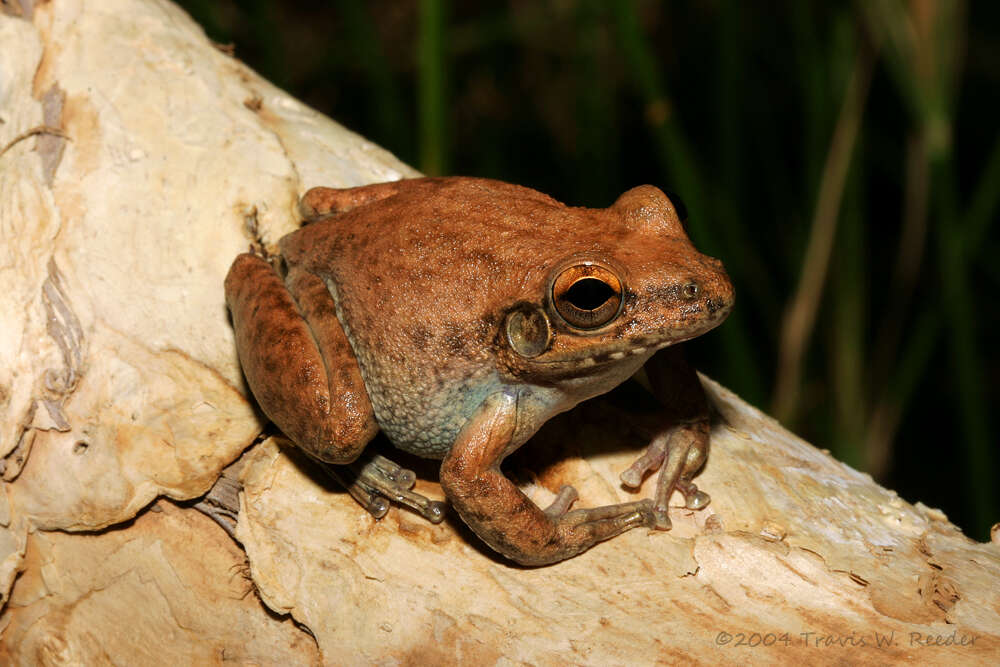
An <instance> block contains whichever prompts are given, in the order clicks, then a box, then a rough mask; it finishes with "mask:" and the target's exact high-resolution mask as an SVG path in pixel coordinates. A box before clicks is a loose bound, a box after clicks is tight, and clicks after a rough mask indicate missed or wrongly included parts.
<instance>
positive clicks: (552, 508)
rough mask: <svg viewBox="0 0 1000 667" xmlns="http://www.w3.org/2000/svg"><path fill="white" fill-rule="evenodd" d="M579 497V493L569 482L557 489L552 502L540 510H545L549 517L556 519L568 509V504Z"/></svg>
mask: <svg viewBox="0 0 1000 667" xmlns="http://www.w3.org/2000/svg"><path fill="white" fill-rule="evenodd" d="M579 497H580V494H579V493H577V492H576V489H574V488H573V487H572V486H570V485H569V484H565V485H563V487H562V488H561V489H559V493H557V494H556V499H555V500H553V501H552V504H550V505H549V506H548V507H546V508H545V509H544V510H542V511H543V512H545V514H547V515H548V517H549V518H550V519H558V518H559V517H561V516H562V515H563V514H565V513H566V512H567V511H568V510H569V508H570V506H571V505H572V504H573V503H575V502H576V500H577V498H579Z"/></svg>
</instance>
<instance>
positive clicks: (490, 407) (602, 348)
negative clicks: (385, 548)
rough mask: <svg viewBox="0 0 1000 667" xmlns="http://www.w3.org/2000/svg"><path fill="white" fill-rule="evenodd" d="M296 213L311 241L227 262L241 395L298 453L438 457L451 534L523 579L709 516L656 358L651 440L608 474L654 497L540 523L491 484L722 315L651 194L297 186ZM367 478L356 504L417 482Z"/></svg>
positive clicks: (695, 461)
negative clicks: (453, 525) (511, 463)
mask: <svg viewBox="0 0 1000 667" xmlns="http://www.w3.org/2000/svg"><path fill="white" fill-rule="evenodd" d="M301 208H302V211H303V214H304V216H305V217H306V219H307V221H308V222H309V224H306V225H305V226H303V227H302V228H301V229H299V230H297V231H295V232H293V233H291V234H289V235H287V236H285V237H284V238H283V239H282V240H281V242H280V247H281V260H282V261H281V264H280V266H279V267H278V270H276V269H275V268H272V266H271V264H269V263H268V262H267V261H265V259H263V258H261V257H259V256H257V255H254V254H243V255H240V256H239V257H237V258H236V260H235V261H234V262H233V265H232V268H231V269H230V271H229V275H228V277H227V278H226V299H227V302H228V304H229V308H230V310H231V312H232V316H233V324H234V327H235V331H236V342H237V347H238V350H239V356H240V361H241V363H242V366H243V369H244V372H245V374H246V378H247V381H248V383H249V385H250V388H251V389H252V391H253V393H254V395H255V396H256V398H257V400H258V402H259V403H260V406H261V408H262V409H263V410H264V412H265V413H266V414H267V416H268V417H269V418H270V419H272V420H273V421H274V423H275V424H276V425H277V426H278V427H279V428H281V430H282V431H284V433H285V434H286V435H287V436H288V437H289V438H291V439H292V440H293V441H294V442H295V443H296V444H297V445H298V446H299V447H301V448H302V449H303V450H305V451H306V452H307V453H309V454H310V455H311V456H313V457H315V458H317V459H319V460H321V461H325V462H330V463H348V462H351V461H354V460H355V459H357V458H358V456H359V455H360V453H361V452H362V450H363V449H364V447H365V445H366V443H367V442H368V441H369V440H370V439H371V438H372V437H373V436H374V434H375V433H376V431H377V430H378V429H382V430H383V431H384V432H385V433H386V435H387V436H388V437H389V439H390V440H391V441H392V442H393V444H395V445H396V446H397V447H398V448H400V449H403V450H405V451H408V452H412V453H414V454H418V455H420V456H423V457H430V458H436V459H441V460H442V463H441V475H440V479H441V486H442V488H443V489H444V492H445V495H446V496H447V499H448V500H449V502H450V503H451V505H452V506H453V507H454V508H455V510H456V511H457V512H458V514H459V516H460V517H461V518H462V519H463V520H464V521H465V523H467V524H468V525H469V526H470V527H471V528H472V530H473V531H475V533H476V534H477V535H479V537H480V538H482V540H483V541H484V542H486V543H487V544H488V545H489V546H490V547H492V548H493V549H495V550H496V551H498V552H500V553H501V554H503V555H504V556H506V557H508V558H511V559H513V560H514V561H517V562H518V563H522V564H526V565H543V564H547V563H553V562H556V561H559V560H562V559H565V558H569V557H571V556H574V555H576V554H578V553H580V552H582V551H584V550H585V549H588V548H589V547H591V546H593V545H594V544H595V543H597V542H600V541H601V540H605V539H608V538H610V537H613V536H615V535H618V534H620V533H622V532H625V531H626V530H629V529H631V528H634V527H637V526H646V527H650V528H660V529H668V528H669V527H670V520H669V518H668V516H667V502H668V500H669V499H670V496H671V494H672V492H673V491H674V490H675V489H677V490H679V491H680V492H681V493H682V494H683V495H684V497H685V499H686V505H687V507H689V508H693V509H697V508H700V507H703V506H704V505H705V504H707V502H708V496H707V495H706V494H704V493H703V492H701V491H699V490H698V489H697V487H696V486H695V485H694V484H693V483H692V482H691V479H692V477H693V476H694V475H695V474H696V473H697V472H698V471H699V470H700V468H701V467H702V465H703V464H704V462H705V458H706V454H707V446H708V410H707V405H706V400H705V397H704V394H703V393H702V389H701V385H700V383H699V381H698V378H697V376H696V374H695V373H694V371H693V370H692V369H691V368H690V367H688V366H687V365H686V364H685V363H684V362H683V360H682V359H681V358H680V357H679V356H678V355H677V354H675V353H673V351H672V350H667V351H665V352H664V353H661V354H660V355H657V357H655V358H654V359H655V360H657V362H656V363H658V364H659V365H660V366H662V367H663V368H662V369H661V370H662V371H665V372H662V373H652V374H651V379H652V381H653V385H654V389H655V390H656V392H657V393H658V394H659V395H660V397H661V399H662V400H664V401H665V405H666V406H667V407H666V408H665V414H664V428H663V430H662V432H661V433H660V434H658V435H657V436H656V437H655V438H654V439H653V442H652V443H651V444H650V445H649V447H648V448H647V450H646V452H645V453H644V454H643V455H642V457H641V458H640V459H639V460H638V461H636V463H635V464H634V465H633V466H632V467H631V468H629V469H628V470H626V471H625V472H624V473H622V481H623V482H624V483H625V484H626V485H627V486H631V487H637V486H638V485H639V483H640V482H641V481H642V478H643V476H644V475H645V474H646V473H647V472H651V471H654V470H660V478H659V480H658V484H657V490H656V492H655V498H654V499H645V500H639V501H636V502H629V503H623V504H619V505H610V506H606V507H597V508H592V509H575V510H571V509H570V506H571V505H572V504H573V502H574V501H575V500H576V492H575V491H574V490H573V489H572V488H571V487H564V488H563V489H561V490H560V491H559V493H558V495H557V496H556V499H555V501H554V502H553V503H552V505H551V506H549V507H548V508H546V509H541V508H539V507H538V506H537V505H535V504H534V503H533V502H532V501H531V500H529V499H528V498H527V497H526V496H525V495H524V494H523V493H522V492H521V491H520V490H519V489H518V488H517V487H516V486H515V485H514V484H513V483H512V482H511V481H510V480H508V479H507V478H506V477H505V476H504V475H503V473H501V471H500V463H501V462H502V461H503V459H504V457H506V456H507V455H509V454H510V453H511V452H513V451H514V450H516V449H517V448H518V447H520V446H521V445H522V444H524V442H526V441H527V440H528V439H529V438H530V437H531V436H532V435H533V434H534V433H535V432H536V431H537V430H538V429H539V427H540V426H541V425H542V424H543V423H544V422H545V421H546V420H548V419H549V418H550V417H552V416H553V415H556V414H558V413H560V412H563V411H565V410H568V409H570V408H572V407H573V406H575V405H576V404H577V403H579V402H581V401H583V400H586V399H588V398H591V397H593V396H596V395H598V394H601V393H603V392H606V391H608V390H610V389H611V388H613V387H615V386H616V385H618V384H619V383H621V382H623V381H624V380H626V379H627V378H629V377H630V376H631V375H633V374H634V373H635V372H636V371H637V370H638V369H639V368H640V367H641V366H642V365H643V363H644V362H645V361H646V360H647V359H650V357H651V356H652V355H653V353H654V352H656V351H657V350H660V349H661V348H665V347H668V346H671V345H674V344H676V343H680V342H682V341H685V340H688V339H690V338H693V337H695V336H698V335H700V334H703V333H705V332H706V331H708V330H709V329H712V328H713V327H715V326H716V325H718V324H719V323H720V322H722V321H723V320H724V319H725V317H726V315H727V314H728V313H729V310H730V308H731V307H732V304H733V288H732V285H731V284H730V282H729V278H728V277H727V275H726V273H725V271H724V269H723V267H722V264H721V263H720V262H719V261H718V260H715V259H712V258H710V257H707V256H705V255H702V254H700V253H699V252H698V251H697V250H695V248H694V247H693V246H692V245H691V242H690V241H689V240H688V238H687V235H686V234H685V232H684V229H683V227H682V225H681V221H680V220H679V219H678V215H677V211H676V210H675V207H674V205H673V204H672V203H671V200H670V199H669V198H668V197H667V196H666V195H664V194H663V193H662V192H661V191H660V190H658V189H656V188H655V187H652V186H648V185H645V186H640V187H637V188H634V189H632V190H629V191H628V192H626V193H625V194H623V195H622V196H621V197H619V198H618V200H617V201H616V202H615V203H614V204H613V205H612V206H611V207H609V208H607V209H586V208H571V207H567V206H564V205H563V204H560V203H559V202H557V201H555V200H554V199H552V198H550V197H548V196H546V195H544V194H541V193H539V192H536V191H534V190H531V189H528V188H524V187H520V186H516V185H510V184H508V183H502V182H499V181H493V180H486V179H477V178H458V177H456V178H419V179H411V180H402V181H396V182H391V183H381V184H376V185H369V186H364V187H358V188H350V189H343V190H338V189H331V188H313V189H312V190H310V191H308V192H307V193H306V194H305V196H304V197H303V199H302V202H301ZM367 468H369V470H368V472H369V473H372V470H374V471H375V472H374V473H373V474H368V476H367V477H366V479H367V482H368V483H369V486H368V487H366V488H369V489H374V490H375V492H374V495H372V496H368V499H369V500H372V499H373V498H377V496H378V495H379V494H378V490H379V489H382V490H383V491H385V492H386V493H388V495H392V494H393V492H395V491H399V492H401V493H402V495H403V496H405V495H406V493H405V489H406V487H408V486H409V485H411V484H412V476H410V477H409V478H407V473H408V471H405V470H403V471H401V470H400V469H399V468H398V467H397V468H393V467H392V465H391V464H387V463H386V461H385V459H379V460H378V461H376V462H373V464H370V465H369V466H368V467H367ZM379 478H381V482H382V483H381V485H380V484H379ZM397 495H398V494H397ZM414 497H416V498H421V497H420V496H414V494H411V496H410V498H411V500H412V499H413V498H414ZM411 504H413V503H411ZM417 504H419V502H417ZM423 508H424V509H425V510H427V512H426V513H427V514H428V515H433V514H434V513H435V512H438V511H439V510H438V508H435V507H431V508H430V509H428V507H427V506H426V505H424V507H423Z"/></svg>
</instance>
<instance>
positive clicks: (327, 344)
mask: <svg viewBox="0 0 1000 667" xmlns="http://www.w3.org/2000/svg"><path fill="white" fill-rule="evenodd" d="M293 294H294V295H295V297H293V296H292V295H293ZM226 302H227V303H228V304H229V310H230V311H231V312H232V315H233V327H234V329H235V332H236V342H237V349H238V350H239V355H240V363H241V364H242V366H243V372H244V374H245V375H246V378H247V382H248V383H249V385H250V388H251V389H252V390H253V394H254V396H255V397H256V398H257V402H258V403H259V404H260V407H261V409H262V410H263V411H264V414H266V415H267V416H268V418H269V419H271V421H273V422H274V423H275V424H276V425H277V426H278V428H280V429H281V430H282V431H283V432H284V433H285V435H287V436H288V437H289V438H291V439H292V440H293V441H294V442H295V444H297V445H298V446H299V447H301V448H302V449H303V450H304V451H305V452H306V453H308V454H309V455H311V456H313V457H315V458H317V459H319V460H320V461H325V462H328V463H349V462H351V461H353V460H354V459H356V458H357V457H358V455H359V454H360V453H361V451H362V450H363V449H364V447H365V445H366V444H367V443H368V441H369V440H371V439H372V437H373V436H374V435H375V433H376V432H377V430H378V427H377V425H376V423H375V415H374V413H373V411H372V406H371V402H370V401H369V399H368V393H367V391H366V390H365V385H364V381H363V380H362V378H361V372H360V370H359V369H358V363H357V359H356V358H355V356H354V352H353V351H352V350H351V346H350V344H349V342H348V340H347V336H346V335H345V334H344V331H343V328H342V327H341V326H340V322H339V320H337V316H336V313H335V312H334V305H333V299H332V298H331V297H330V295H329V293H328V292H327V290H326V287H325V285H323V282H322V281H321V280H320V279H319V278H317V277H316V276H313V275H311V274H307V273H304V272H301V271H298V272H296V273H295V275H292V274H289V276H288V280H287V286H286V281H283V280H282V279H281V278H280V277H279V276H278V274H277V273H276V272H275V271H274V269H272V268H271V265H270V264H268V263H267V262H266V261H264V260H263V259H262V258H260V257H258V256H256V255H251V254H243V255H240V256H239V257H237V258H236V260H235V261H234V262H233V265H232V267H231V268H230V269H229V275H228V276H226ZM307 322H308V324H307Z"/></svg>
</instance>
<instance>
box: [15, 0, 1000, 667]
mask: <svg viewBox="0 0 1000 667" xmlns="http://www.w3.org/2000/svg"><path fill="white" fill-rule="evenodd" d="M0 10H2V13H0V45H2V48H0V230H2V238H3V246H2V247H3V254H2V262H0V276H2V282H0V284H2V285H3V288H4V289H3V290H2V292H0V321H2V323H3V325H2V327H0V409H2V412H0V475H2V479H0V486H2V493H0V603H2V605H3V606H2V611H0V663H2V664H11V665H14V664H25V665H28V664H38V663H44V664H50V663H60V664H61V663H82V664H94V663H106V662H114V663H125V664H162V663H179V664H201V663H207V662H222V661H227V660H236V661H239V662H250V663H257V664H368V663H372V662H379V663H415V662H420V663H424V662H430V661H437V662H440V663H444V664H451V663H458V662H461V663H468V664H495V663H513V662H524V663H531V664H542V665H547V664H553V665H554V664H564V663H566V662H571V663H581V664H649V663H677V662H685V663H706V664H707V663H711V664H716V663H723V664H737V663H739V664H744V663H758V662H767V663H772V662H792V661H798V662H801V661H805V660H812V661H820V662H823V663H833V662H851V663H860V664H869V663H871V664H875V663H878V664H886V663H896V662H904V661H916V660H919V661H920V662H924V663H929V664H946V663H947V664H952V663H956V662H958V663H962V664H983V665H986V664H996V663H997V662H998V661H1000V545H998V544H997V543H996V541H994V542H993V543H986V544H982V543H977V542H975V541H973V540H970V539H968V538H967V537H965V536H964V535H962V533H961V532H960V531H959V530H958V529H957V528H956V527H955V526H953V525H952V524H951V523H950V522H949V521H948V520H947V518H946V517H945V516H944V515H943V514H942V513H941V512H940V511H938V510H935V509H932V508H928V507H926V506H924V505H923V504H921V503H919V502H917V503H915V504H910V503H909V502H906V501H904V500H902V499H901V498H899V497H898V495H897V494H895V493H894V492H892V491H890V490H887V489H884V488H882V487H880V486H879V485H877V484H875V483H874V482H873V481H872V479H871V478H870V477H869V476H868V475H865V474H863V473H859V472H857V471H855V470H852V469H851V468H849V467H848V466H846V465H844V464H842V463H839V462H837V461H836V460H834V459H833V458H832V457H831V456H830V455H829V454H828V453H826V452H824V451H821V450H818V449H816V448H815V447H813V446H812V445H810V444H808V443H806V442H804V441H802V440H800V439H799V438H797V437H795V436H794V435H792V434H790V433H789V432H787V431H786V430H784V429H783V428H782V427H781V426H780V425H779V424H777V423H776V422H775V421H774V420H772V419H770V418H769V417H767V416H766V415H764V414H762V413H760V412H759V411H757V410H756V409H754V408H753V407H751V406H749V405H747V404H746V403H744V402H743V401H741V400H740V399H739V398H738V397H737V396H734V395H733V394H732V393H730V392H728V391H727V390H726V389H724V388H723V387H721V386H720V385H718V384H717V383H715V382H713V381H712V380H710V379H708V378H703V384H704V386H705V388H706V391H707V393H708V395H709V398H710V401H711V403H712V406H713V411H714V415H713V429H712V452H711V455H710V458H709V462H708V465H707V467H706V469H705V471H704V473H703V474H702V475H701V476H700V477H699V479H698V484H699V487H700V488H703V489H704V490H706V491H707V492H709V493H710V494H711V495H712V504H711V505H710V506H709V507H708V508H707V509H705V510H701V511H697V512H692V511H688V510H685V509H683V507H682V504H681V503H679V502H678V503H677V507H676V508H673V511H672V514H673V519H674V528H673V529H672V530H671V531H670V532H668V533H663V532H653V531H647V530H633V531H632V532H630V533H627V534H625V535H622V536H620V537H618V538H615V539H612V540H609V541H607V542H605V543H602V544H600V545H598V546H596V547H595V548H593V549H591V550H590V551H588V552H586V553H584V554H582V555H580V556H577V557H575V558H572V559H570V560H568V561H565V562H563V563H559V564H557V565H553V566H549V567H542V568H523V567H518V566H515V565H512V564H511V563H509V562H507V561H505V560H503V559H502V558H500V557H498V556H496V555H495V554H493V553H492V552H490V551H489V549H488V548H486V547H484V546H483V545H482V544H481V543H480V542H479V541H478V540H477V539H476V537H475V536H474V535H473V534H472V533H471V532H470V531H469V530H468V529H467V528H465V526H464V525H463V524H462V523H461V521H459V520H458V519H457V518H455V517H453V516H449V517H448V518H447V519H446V521H444V522H443V523H441V524H438V525H433V524H430V523H428V522H426V521H425V520H424V519H422V518H421V517H419V516H417V515H415V514H413V513H411V512H409V511H408V510H405V509H399V508H393V509H392V510H391V511H390V512H389V514H388V515H387V516H386V517H385V518H384V519H382V520H380V521H376V520H375V519H373V518H372V517H371V516H370V515H368V514H366V513H365V512H364V511H363V510H362V509H361V508H360V507H359V506H357V505H356V504H355V503H354V502H353V501H352V500H351V499H350V497H349V496H348V495H347V494H346V493H344V492H343V491H341V490H339V489H338V488H337V487H336V486H335V485H333V484H332V483H331V481H330V479H329V477H328V476H327V475H326V474H325V472H324V471H323V470H322V469H320V468H319V467H317V465H316V464H315V463H313V462H312V461H310V460H308V459H306V458H305V457H304V456H303V455H302V454H301V453H300V452H298V450H296V449H295V448H294V447H292V446H291V445H290V444H289V443H288V442H287V441H285V440H283V439H282V438H281V437H280V436H272V437H267V438H260V437H258V436H260V435H261V434H262V433H264V432H265V423H264V420H263V418H262V417H261V415H260V414H259V412H258V411H257V410H256V408H255V407H254V403H253V401H252V398H251V397H249V396H248V393H247V389H246V387H245V385H244V383H243V380H242V377H241V375H240V371H239V366H238V362H237V359H236V354H235V347H234V341H233V333H232V328H231V326H230V324H229V321H228V318H227V314H226V309H225V304H224V299H223V290H222V281H223V277H224V276H225V273H226V270H227V269H228V266H229V263H230V261H231V260H232V258H233V257H234V256H235V255H236V254H237V253H239V252H241V251H243V250H245V249H246V248H247V247H248V246H251V245H255V246H258V247H263V248H266V249H269V250H271V251H273V250H275V248H276V245H275V244H276V241H277V240H278V239H279V238H280V237H281V236H282V235H284V234H285V233H287V232H289V231H291V230H292V229H294V228H295V227H296V226H297V225H298V224H299V218H298V215H297V213H296V208H295V206H296V201H297V198H298V196H299V195H301V193H303V192H304V191H305V190H306V189H308V188H309V187H312V186H315V185H327V186H335V187H336V186H339V187H347V186H352V185H360V184H363V183H369V182H377V181H387V180H394V179H398V178H403V177H407V176H414V175H416V172H415V171H414V170H413V169H411V168H409V167H407V166H406V165H404V164H402V163H400V162H399V161H397V160H396V159H395V158H394V157H393V156H391V155H390V154H388V153H387V152H385V151H384V150H382V149H380V148H378V147H377V146H374V145H373V144H371V143H370V142H368V141H366V140H364V139H363V138H361V137H359V136H357V135H355V134H353V133H351V132H349V131H347V130H345V129H344V128H342V127H341V126H339V125H337V124H336V123H334V122H333V121H331V120H329V119H327V118H325V117H323V116H321V115H320V114H318V113H316V112H315V111H313V110H311V109H309V108H307V107H305V106H304V105H302V104H301V103H300V102H298V101H296V100H294V99H293V98H291V97H290V96H289V95H287V94H286V93H284V92H282V91H281V90H278V89H277V88H275V87H274V86H272V85H271V84H269V83H268V82H266V81H264V80H263V79H261V78H260V77H259V76H257V75H256V74H255V73H254V72H252V71H251V70H250V69H248V68H247V67H246V66H245V65H243V64H241V63H240V62H239V61H237V60H235V59H234V58H232V57H231V56H229V55H227V54H226V53H224V52H223V51H222V50H220V49H218V48H216V47H215V46H214V45H213V44H211V42H210V41H209V40H207V39H206V37H205V35H204V34H203V32H202V31H201V29H200V28H199V27H198V26H197V25H196V24H194V23H193V22H192V21H191V19H190V18H189V17H188V16H187V15H186V14H184V13H183V12H182V11H181V10H179V9H178V8H177V7H175V6H174V5H172V4H170V3H169V2H167V1H166V0H50V1H49V2H32V0H7V2H4V3H2V4H0ZM738 287H739V286H737V289H738ZM651 411H655V405H653V404H650V403H649V402H648V400H647V397H646V396H645V394H644V391H643V389H642V387H641V385H640V384H638V383H636V382H630V383H627V384H626V385H625V386H623V387H621V388H620V389H619V390H616V392H613V393H612V394H610V395H608V396H607V397H602V398H599V399H594V400H592V401H589V402H587V403H585V404H583V405H581V406H579V407H578V408H577V409H575V410H574V411H573V412H571V413H568V414H567V415H565V416H563V417H561V418H557V419H555V420H552V422H550V423H549V424H548V425H546V427H545V428H544V429H543V430H542V431H541V432H540V433H539V434H538V435H537V436H536V438H534V439H533V440H532V442H530V443H528V444H527V445H526V446H525V447H523V448H522V451H520V452H518V454H517V455H515V456H514V457H512V460H511V461H510V462H509V466H508V468H509V473H510V474H511V475H512V477H513V478H514V479H516V480H518V481H519V483H520V484H521V486H522V488H523V489H525V491H526V492H527V493H528V494H529V495H530V496H531V497H532V498H533V499H535V500H536V502H538V503H539V504H543V505H544V504H545V503H546V502H547V501H549V500H551V499H552V497H553V495H554V492H555V491H556V490H557V489H558V488H559V487H560V485H561V484H563V483H572V484H574V485H575V486H576V487H577V488H578V490H579V491H580V495H581V499H580V501H579V503H580V505H581V506H593V505H598V504H603V503H611V502H623V501H627V500H633V499H635V498H636V497H642V496H648V495H650V494H651V493H652V489H651V482H649V481H647V484H646V485H645V486H644V487H643V488H642V489H641V490H640V491H639V492H638V494H639V495H638V496H637V494H636V493H633V492H629V491H626V490H625V489H623V488H622V486H621V484H620V483H619V482H618V474H619V473H620V472H621V471H622V470H623V469H625V468H626V467H627V466H628V465H629V463H631V461H632V460H633V459H634V457H635V456H636V453H637V450H638V449H639V448H640V447H642V446H643V445H644V444H645V440H644V438H645V437H646V436H647V429H646V427H645V426H644V424H646V422H647V421H648V419H649V417H650V412H651ZM374 446H375V447H376V448H381V450H383V451H384V453H386V454H389V455H391V456H393V457H394V458H396V459H397V460H402V462H404V463H405V464H406V465H409V466H412V467H413V468H414V469H416V470H417V471H418V473H419V479H418V482H417V490H418V491H420V492H421V493H424V494H425V495H428V496H430V497H434V498H443V495H442V494H441V490H440V487H439V486H437V483H436V477H435V474H434V465H433V464H432V463H427V462H422V461H419V460H415V459H412V458H407V457H400V456H397V455H394V454H391V453H390V450H391V448H388V445H387V443H385V442H384V441H379V442H376V443H375V444H374ZM928 464H929V465H933V462H928ZM675 500H676V499H675ZM212 519H215V520H214V521H213V520H212Z"/></svg>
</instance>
